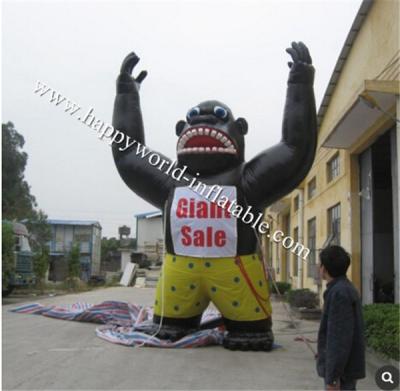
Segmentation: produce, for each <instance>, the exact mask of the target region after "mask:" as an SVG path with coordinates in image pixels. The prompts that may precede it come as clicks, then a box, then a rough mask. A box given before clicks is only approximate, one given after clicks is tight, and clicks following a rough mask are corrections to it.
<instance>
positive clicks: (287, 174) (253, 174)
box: [243, 42, 317, 207]
mask: <svg viewBox="0 0 400 391" xmlns="http://www.w3.org/2000/svg"><path fill="white" fill-rule="evenodd" d="M287 52H288V53H289V54H291V56H292V58H293V63H292V62H289V67H290V74H289V80H288V87H287V93H286V104H285V112H284V117H283V127H282V140H281V142H280V143H279V144H277V145H275V146H273V147H272V148H269V149H267V150H265V151H263V152H261V153H260V154H259V155H258V156H256V157H255V158H253V159H252V160H251V161H249V162H248V163H247V164H246V165H245V167H244V170H243V189H244V191H245V194H246V198H247V201H248V202H249V204H251V205H258V206H260V207H266V206H268V205H270V204H271V203H273V202H274V201H276V200H278V199H279V198H281V197H282V196H284V195H285V194H288V193H289V192H290V191H292V190H293V189H294V188H295V187H296V186H297V185H298V184H299V183H300V182H301V181H302V180H303V179H304V177H305V176H306V175H307V173H308V171H309V169H310V168H311V165H312V163H313V161H314V156H315V149H316V144H317V121H316V111H315V99H314V91H313V81H314V68H313V66H312V65H311V64H312V61H311V56H310V54H309V52H308V49H307V47H306V46H305V45H304V44H303V43H302V42H299V43H295V42H293V43H292V48H289V49H287Z"/></svg>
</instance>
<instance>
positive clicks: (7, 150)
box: [1, 122, 37, 220]
mask: <svg viewBox="0 0 400 391" xmlns="http://www.w3.org/2000/svg"><path fill="white" fill-rule="evenodd" d="M1 129H2V164H3V178H2V185H3V203H2V209H3V218H5V219H9V220H14V219H16V220H21V219H23V218H27V217H28V218H30V217H34V216H35V214H36V211H35V210H34V207H36V205H37V204H36V200H35V197H34V196H33V195H32V194H31V193H30V186H29V185H28V182H27V181H26V180H25V179H24V171H25V167H26V163H27V160H28V155H27V153H26V152H24V151H22V148H23V146H24V144H25V140H24V137H23V136H22V135H21V134H20V133H18V131H17V130H16V129H15V128H14V125H13V123H12V122H8V123H6V124H2V126H1Z"/></svg>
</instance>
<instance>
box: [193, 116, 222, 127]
mask: <svg viewBox="0 0 400 391" xmlns="http://www.w3.org/2000/svg"><path fill="white" fill-rule="evenodd" d="M188 122H189V124H190V125H196V124H203V123H205V124H211V125H215V124H216V123H217V122H218V119H217V118H216V117H215V116H214V115H212V114H204V115H196V116H194V117H192V118H191V119H190V120H189V121H188Z"/></svg>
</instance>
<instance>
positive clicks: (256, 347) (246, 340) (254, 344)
mask: <svg viewBox="0 0 400 391" xmlns="http://www.w3.org/2000/svg"><path fill="white" fill-rule="evenodd" d="M273 343H274V334H273V333H272V331H271V330H269V331H266V332H261V333H246V332H229V333H228V334H227V335H226V336H225V338H224V342H223V345H224V348H225V349H229V350H243V351H245V350H253V351H265V352H269V351H270V350H272V346H273Z"/></svg>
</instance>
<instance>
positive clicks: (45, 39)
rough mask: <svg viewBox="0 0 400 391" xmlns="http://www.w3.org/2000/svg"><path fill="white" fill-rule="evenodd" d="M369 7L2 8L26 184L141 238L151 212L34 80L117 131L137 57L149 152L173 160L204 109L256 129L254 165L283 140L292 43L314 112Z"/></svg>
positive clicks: (67, 211)
mask: <svg viewBox="0 0 400 391" xmlns="http://www.w3.org/2000/svg"><path fill="white" fill-rule="evenodd" d="M360 4H361V1H360V0H345V1H338V0H336V1H332V0H325V1H322V0H321V1H282V0H280V1H266V0H260V1H251V0H243V1H218V0H213V1H186V0H180V1H178V0H176V1H148V0H147V1H124V2H122V1H121V2H119V1H108V2H100V1H87V2H83V1H68V2H59V1H48V2H34V1H29V2H24V1H7V2H3V23H2V25H3V31H2V32H3V45H2V54H3V64H2V81H3V90H2V96H3V99H2V122H7V121H12V122H13V123H14V125H15V127H16V129H17V130H18V131H19V132H20V133H22V134H23V136H24V137H25V141H26V144H25V148H24V149H25V151H26V152H27V153H28V154H29V160H28V165H27V169H26V178H27V180H28V182H29V184H30V185H31V191H32V194H34V195H35V197H36V198H37V201H38V204H39V207H40V208H41V209H43V210H44V211H45V212H46V213H47V214H48V216H49V217H50V218H62V219H81V220H98V221H100V223H101V225H102V227H103V235H105V236H117V234H118V232H117V230H118V226H120V225H123V224H125V225H128V226H130V227H131V228H132V231H133V232H134V230H135V220H134V214H136V213H141V212H147V211H151V210H154V208H153V207H152V206H151V205H149V204H147V203H146V202H145V201H144V200H142V199H141V198H139V197H137V196H136V195H135V194H134V193H132V192H131V191H130V190H129V189H128V188H127V187H126V186H125V184H124V183H123V182H122V180H121V179H120V177H119V175H118V173H117V170H116V168H115V166H114V162H113V159H112V156H111V150H110V147H109V146H108V145H107V144H106V143H105V142H103V141H100V140H99V139H98V138H97V137H96V133H95V132H94V131H92V130H90V129H89V128H88V127H86V126H85V125H83V124H82V123H80V122H79V121H77V120H76V119H72V118H71V117H70V116H69V115H67V114H66V113H64V112H63V109H62V108H60V107H55V106H54V105H52V104H50V103H49V100H48V99H47V98H45V97H41V98H40V97H39V96H38V95H36V94H34V93H33V91H34V89H35V86H36V83H37V80H41V81H42V82H44V83H46V84H48V85H49V86H51V87H52V88H54V89H56V90H58V91H59V92H60V93H62V94H63V95H64V96H66V97H68V98H70V99H72V100H74V101H75V102H76V103H77V104H79V105H80V106H82V110H83V111H84V112H85V111H86V110H87V109H88V108H90V107H93V108H94V111H95V114H96V117H97V118H100V119H102V120H103V121H105V122H109V123H111V117H112V108H113V101H114V96H115V79H116V77H117V74H118V70H119V67H120V64H121V62H122V60H123V58H124V57H125V55H126V54H127V53H129V52H131V51H135V52H136V53H137V54H138V55H139V57H140V58H141V61H140V63H139V65H138V66H137V69H136V72H138V71H139V70H141V69H146V70H148V72H149V74H148V77H147V79H146V80H145V81H144V82H143V84H142V89H141V103H142V111H143V115H144V123H145V130H146V141H147V144H148V145H149V147H151V148H152V149H154V150H156V151H160V152H162V153H164V154H166V155H167V156H169V157H171V158H173V157H174V156H175V147H176V136H175V123H176V122H177V121H178V120H179V119H183V118H184V117H185V114H186V111H187V110H188V109H189V108H190V107H191V106H194V105H195V104H196V103H199V102H200V101H202V100H206V99H217V100H220V101H222V102H224V103H226V104H228V105H229V106H230V107H231V108H232V110H233V113H234V115H235V116H236V117H239V116H242V117H245V118H246V119H247V121H248V123H249V133H248V134H247V136H246V157H247V159H249V158H251V157H252V156H254V155H255V154H256V153H257V152H259V151H261V150H262V149H264V148H266V147H269V146H271V145H273V144H275V143H277V142H278V141H279V139H280V132H281V122H282V111H283V105H284V99H285V90H286V80H287V75H288V67H287V61H288V60H289V56H288V55H287V53H286V52H285V48H286V47H288V46H289V45H290V42H291V41H293V40H296V41H298V40H301V41H303V42H304V43H305V44H306V45H307V46H308V47H309V49H310V52H311V56H312V58H313V62H314V65H315V68H316V80H315V93H316V99H317V106H318V107H319V103H320V101H321V99H322V96H323V94H324V91H325V88H326V86H327V83H328V80H329V78H330V75H331V73H332V71H333V67H334V65H335V62H336V60H337V58H338V55H339V52H340V50H341V48H342V46H343V43H344V40H345V38H346V36H347V33H348V31H349V29H350V26H351V24H352V22H353V20H354V18H355V15H356V13H357V10H358V8H359V6H360Z"/></svg>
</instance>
